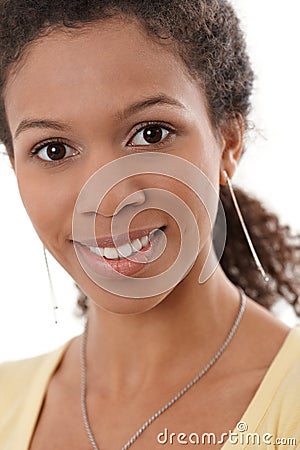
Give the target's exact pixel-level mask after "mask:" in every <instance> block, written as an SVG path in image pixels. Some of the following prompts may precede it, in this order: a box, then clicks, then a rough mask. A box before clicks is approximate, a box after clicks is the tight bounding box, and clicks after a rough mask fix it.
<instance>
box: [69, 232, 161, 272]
mask: <svg viewBox="0 0 300 450" xmlns="http://www.w3.org/2000/svg"><path fill="white" fill-rule="evenodd" d="M152 229H153V228H151V229H150V231H152ZM144 231H145V232H146V230H144ZM146 234H147V233H146ZM140 236H141V235H140ZM144 236H145V234H144ZM160 239H161V236H160V234H158V235H156V236H155V235H154V237H153V239H152V241H151V242H149V244H148V245H147V246H146V247H144V248H142V249H141V250H140V251H139V252H137V253H135V254H134V255H133V256H132V257H131V258H130V259H128V258H122V259H118V260H113V259H107V258H105V257H102V256H98V255H95V254H94V253H92V252H91V251H90V250H89V248H88V247H87V246H86V245H84V244H82V243H79V242H76V241H74V242H73V245H74V246H75V248H76V251H77V252H78V255H77V256H79V257H80V262H81V265H82V267H83V268H84V270H85V271H87V273H88V274H89V275H90V276H92V279H94V277H96V279H97V277H98V276H100V277H105V278H119V277H120V275H125V276H127V277H130V276H132V275H134V274H135V273H137V272H139V271H140V270H142V269H143V268H144V267H145V265H147V264H148V263H149V262H150V260H151V257H152V256H153V255H154V254H155V252H156V251H157V249H158V246H159V242H160ZM111 242H112V241H111ZM93 243H95V241H94V242H93Z"/></svg>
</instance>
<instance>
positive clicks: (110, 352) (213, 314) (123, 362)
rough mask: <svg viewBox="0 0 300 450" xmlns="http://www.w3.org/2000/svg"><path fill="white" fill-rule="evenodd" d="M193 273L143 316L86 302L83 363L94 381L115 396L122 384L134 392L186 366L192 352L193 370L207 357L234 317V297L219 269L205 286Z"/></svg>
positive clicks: (235, 290) (195, 271) (237, 305)
mask: <svg viewBox="0 0 300 450" xmlns="http://www.w3.org/2000/svg"><path fill="white" fill-rule="evenodd" d="M198 273H199V271H197V267H194V268H193V270H192V271H191V272H190V273H189V274H188V275H187V276H186V277H185V279H184V280H183V281H182V282H181V283H179V285H177V286H176V288H175V289H173V291H172V292H170V293H169V294H168V295H167V297H166V298H165V299H164V300H163V301H162V302H161V303H160V304H158V305H157V306H155V307H154V308H152V309H151V310H149V311H147V312H144V313H140V314H135V315H123V314H114V313H110V312H107V311H105V310H103V309H100V308H99V307H97V306H95V304H94V303H91V305H90V308H89V319H88V334H87V364H88V366H89V370H90V377H91V378H93V379H94V381H95V382H99V380H102V381H101V382H102V383H103V384H104V385H105V386H106V389H107V386H109V385H110V386H113V388H112V389H113V390H114V392H118V391H119V389H120V390H121V389H122V390H124V386H126V385H127V384H128V386H129V385H131V386H135V388H136V389H139V388H141V386H142V385H143V386H144V385H145V384H147V382H149V384H151V380H153V379H157V378H158V377H159V376H161V374H162V373H164V371H165V372H166V373H167V372H168V371H170V370H175V368H176V367H181V368H182V367H183V368H184V367H186V365H185V364H189V363H190V361H191V358H192V355H193V354H195V351H196V352H198V354H199V355H200V356H201V358H200V360H198V362H197V366H198V367H201V360H203V364H205V362H207V361H208V360H209V359H210V358H211V357H212V355H213V354H214V352H215V351H216V350H217V349H218V347H219V346H220V345H221V344H222V342H223V341H224V339H225V337H226V335H227V333H228V332H229V330H230V327H231V326H232V323H233V321H234V319H235V317H236V314H237V311H238V308H239V293H238V291H237V289H236V288H235V286H233V285H232V283H231V282H230V281H229V280H228V279H227V278H226V276H225V274H224V273H223V271H222V269H221V268H220V266H219V267H218V268H217V270H216V271H215V273H214V274H213V275H212V276H211V277H210V279H209V280H208V281H207V282H206V283H204V284H198V282H197V274H198ZM137 301H138V300H137ZM149 361H151V364H149ZM103 367H105V371H103ZM158 379H159V378H158Z"/></svg>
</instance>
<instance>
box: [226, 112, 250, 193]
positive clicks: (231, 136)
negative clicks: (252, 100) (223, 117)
mask: <svg viewBox="0 0 300 450" xmlns="http://www.w3.org/2000/svg"><path fill="white" fill-rule="evenodd" d="M244 131H245V123H244V120H243V118H242V116H241V115H240V114H239V115H237V116H236V117H235V118H233V119H230V120H228V121H227V122H226V124H225V126H224V127H223V128H221V142H222V158H221V164H220V169H221V170H220V184H221V185H226V184H227V182H226V178H225V176H224V174H223V170H226V172H227V174H228V176H229V178H230V179H231V178H232V177H233V175H234V173H235V170H236V167H237V164H238V161H239V159H240V157H241V155H242V152H243V146H244Z"/></svg>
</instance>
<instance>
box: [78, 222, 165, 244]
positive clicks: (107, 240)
mask: <svg viewBox="0 0 300 450" xmlns="http://www.w3.org/2000/svg"><path fill="white" fill-rule="evenodd" d="M164 228H165V226H162V225H161V226H153V227H151V228H144V229H143V230H132V231H129V232H127V233H122V234H118V235H116V236H114V239H113V238H112V235H107V236H102V237H94V238H88V239H76V240H73V241H72V242H74V243H75V244H81V245H84V246H86V247H94V246H95V243H97V245H98V247H102V248H105V247H107V248H109V247H118V246H121V245H123V244H126V243H128V237H129V241H131V242H132V241H134V239H139V238H142V237H143V236H148V234H149V233H150V232H151V231H153V230H157V229H161V230H164Z"/></svg>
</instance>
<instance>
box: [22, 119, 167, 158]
mask: <svg viewBox="0 0 300 450" xmlns="http://www.w3.org/2000/svg"><path fill="white" fill-rule="evenodd" d="M151 126H157V127H158V128H162V129H164V130H166V131H167V132H168V135H167V136H166V137H165V138H164V139H163V140H162V141H160V142H158V143H153V144H151V143H149V144H148V145H146V144H145V145H136V147H155V148H158V147H161V146H163V145H165V143H166V141H168V140H169V138H171V137H172V136H174V134H176V130H175V129H174V128H172V127H171V126H170V125H168V124H166V123H165V122H160V121H149V122H143V123H141V124H140V125H138V126H137V127H136V129H135V131H134V133H133V135H132V137H131V138H130V139H129V141H128V142H130V141H132V140H133V139H134V138H135V137H136V136H137V135H138V134H139V133H140V132H141V131H143V130H145V129H147V128H149V127H151ZM51 144H62V145H65V146H66V147H69V148H72V147H71V146H70V145H69V144H67V143H66V141H65V140H64V139H62V138H52V139H47V140H46V141H43V142H40V143H39V144H38V145H37V146H35V147H34V148H33V149H32V150H31V152H30V156H31V157H37V158H38V159H39V160H40V162H41V163H42V164H45V165H49V164H51V166H56V165H60V164H63V163H64V162H65V161H66V160H68V159H70V158H71V156H75V155H71V156H68V157H64V158H62V159H60V160H56V161H55V160H51V161H48V160H44V159H42V158H39V156H38V154H39V152H40V151H41V150H43V149H44V148H45V147H47V146H48V145H51ZM126 146H128V147H135V145H132V144H130V143H127V144H126ZM75 151H76V150H74V152H75Z"/></svg>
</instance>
